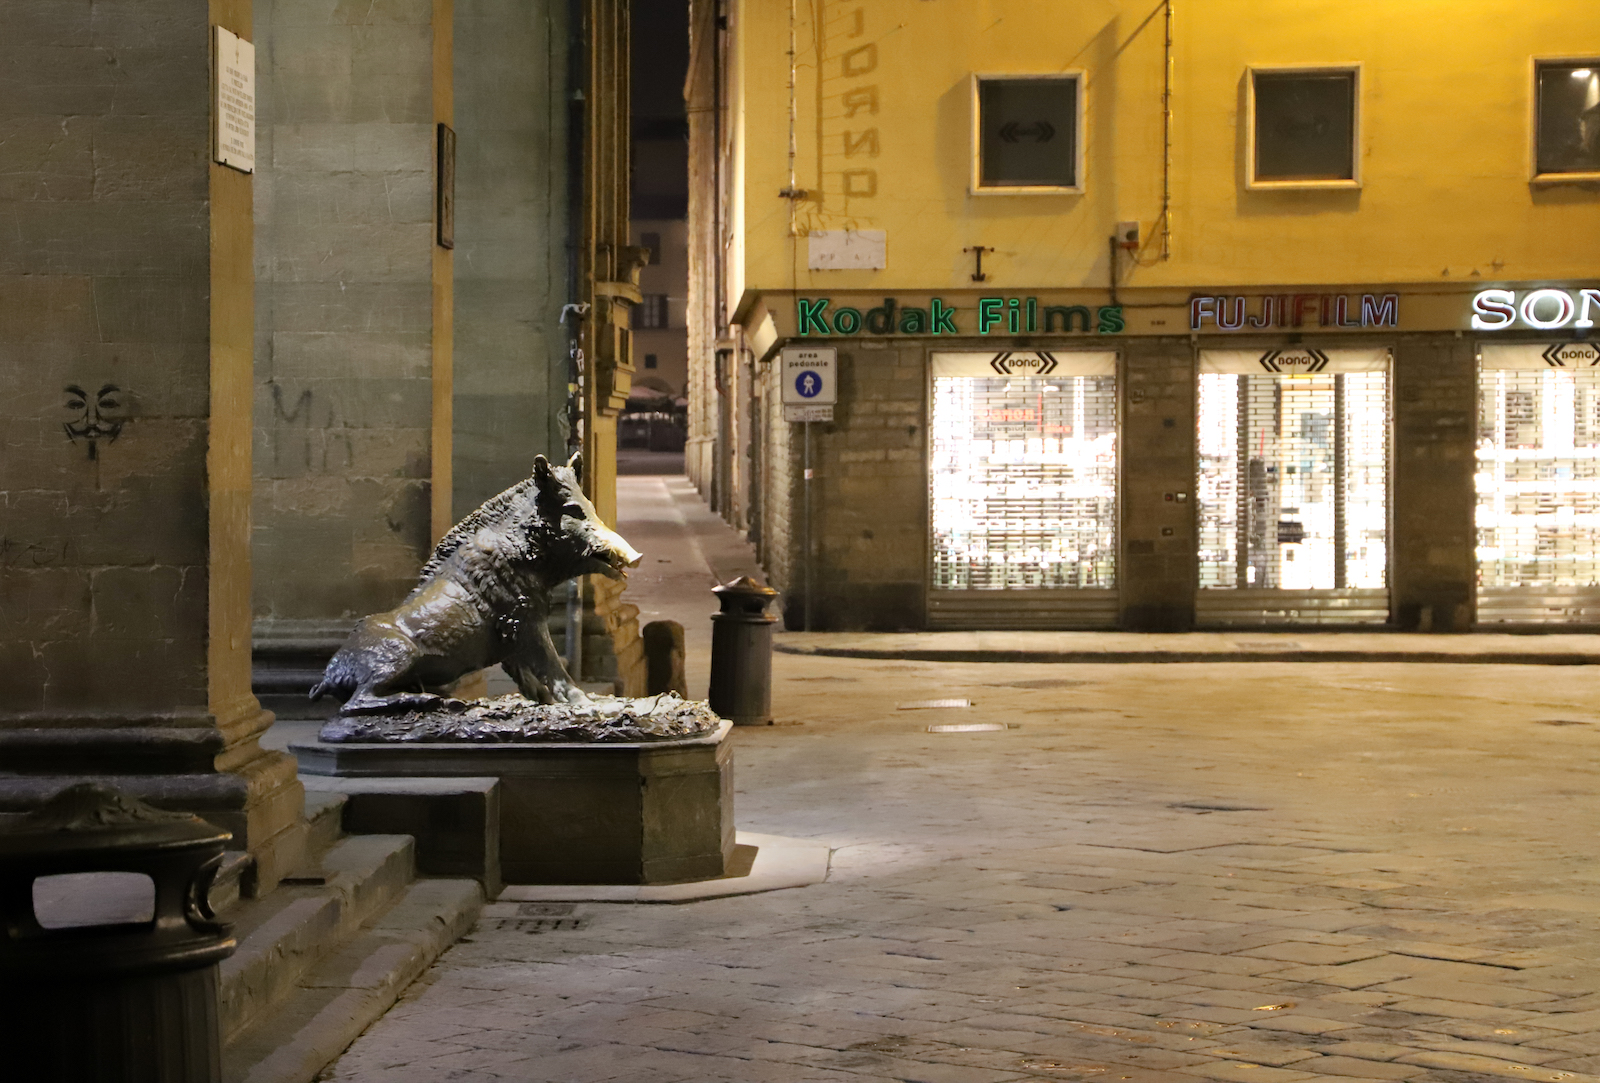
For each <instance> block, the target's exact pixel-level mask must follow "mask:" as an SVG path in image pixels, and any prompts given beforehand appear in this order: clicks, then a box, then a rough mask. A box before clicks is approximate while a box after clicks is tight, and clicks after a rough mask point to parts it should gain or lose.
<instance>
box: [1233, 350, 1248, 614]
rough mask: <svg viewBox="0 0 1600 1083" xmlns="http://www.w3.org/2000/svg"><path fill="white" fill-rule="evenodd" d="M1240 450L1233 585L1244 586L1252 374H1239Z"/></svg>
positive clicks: (1246, 552) (1246, 548) (1237, 464)
mask: <svg viewBox="0 0 1600 1083" xmlns="http://www.w3.org/2000/svg"><path fill="white" fill-rule="evenodd" d="M1235 379H1237V380H1238V381H1239V393H1238V397H1237V399H1236V400H1235V401H1236V402H1237V404H1238V412H1239V418H1238V422H1239V425H1238V428H1239V454H1238V458H1237V460H1236V461H1235V466H1234V470H1235V478H1236V480H1235V482H1234V486H1235V488H1234V494H1233V496H1234V519H1233V521H1234V534H1233V585H1234V587H1235V588H1236V589H1239V590H1243V589H1244V588H1245V587H1248V586H1249V585H1250V377H1248V376H1244V375H1241V376H1237V377H1235Z"/></svg>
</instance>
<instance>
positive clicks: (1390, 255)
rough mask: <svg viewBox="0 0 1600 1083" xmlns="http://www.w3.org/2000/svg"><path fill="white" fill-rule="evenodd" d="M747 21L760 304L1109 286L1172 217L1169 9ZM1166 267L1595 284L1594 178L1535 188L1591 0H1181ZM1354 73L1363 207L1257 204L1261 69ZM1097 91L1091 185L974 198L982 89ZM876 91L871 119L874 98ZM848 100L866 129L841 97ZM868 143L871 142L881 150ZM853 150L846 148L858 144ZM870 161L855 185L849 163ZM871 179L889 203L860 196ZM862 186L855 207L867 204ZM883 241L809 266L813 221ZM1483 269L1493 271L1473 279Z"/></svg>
mask: <svg viewBox="0 0 1600 1083" xmlns="http://www.w3.org/2000/svg"><path fill="white" fill-rule="evenodd" d="M790 11H791V5H790V4H788V3H784V2H781V0H745V2H744V3H742V4H741V5H740V7H739V10H738V22H737V38H738V40H739V47H740V61H741V63H740V65H739V72H738V74H739V80H738V86H739V90H740V92H741V94H742V97H743V101H742V109H741V111H740V112H741V115H740V121H741V123H740V134H741V136H742V143H743V146H742V155H741V157H742V161H741V166H742V169H741V174H740V180H741V181H742V187H741V188H740V189H739V194H740V196H741V197H742V201H743V208H742V211H743V222H744V244H745V251H744V261H743V281H742V283H741V285H742V286H743V288H744V290H745V291H746V296H747V297H749V296H751V295H753V294H754V293H758V292H761V291H768V290H788V289H798V290H800V291H802V292H804V291H807V290H816V291H837V290H851V289H870V290H897V289H900V290H903V289H913V288H924V289H953V288H964V287H971V285H972V283H971V281H970V277H969V276H970V274H971V271H972V257H971V255H968V254H964V253H963V252H962V249H963V248H967V247H971V246H974V245H983V246H987V247H991V248H994V249H996V252H995V253H994V254H993V255H992V256H986V257H985V269H986V270H988V271H989V272H990V273H991V286H990V288H994V289H1007V288H1028V287H1032V288H1046V287H1077V286H1083V287H1103V286H1104V285H1105V284H1106V273H1107V262H1108V254H1107V239H1108V237H1109V236H1110V234H1111V232H1112V229H1113V228H1114V226H1115V224H1116V223H1117V222H1118V221H1122V220H1134V219H1137V220H1139V221H1140V223H1141V225H1142V228H1143V233H1144V236H1145V237H1146V238H1147V240H1153V238H1154V237H1155V234H1156V233H1157V230H1156V224H1157V218H1158V215H1159V210H1160V205H1161V173H1162V135H1161V116H1162V110H1161V82H1162V67H1163V45H1162V39H1163V33H1164V26H1163V22H1164V19H1163V8H1162V6H1161V5H1159V4H1156V3H1153V2H1152V0H1134V2H1128V3H1119V2H1115V0H1074V2H1071V3H1065V2H1062V0H871V2H862V0H810V2H806V0H796V2H795V3H794V5H793V11H794V15H795V39H796V44H797V56H796V76H797V95H796V97H797V107H798V125H797V131H796V135H797V144H798V154H797V157H796V162H795V168H796V175H797V184H798V187H799V188H801V189H805V190H807V192H808V193H809V194H808V196H807V197H806V198H804V199H801V200H799V201H796V202H795V203H794V205H793V213H792V215H791V203H790V201H789V200H786V199H784V198H783V197H781V196H780V195H779V194H778V193H779V191H780V190H781V189H783V188H784V187H785V186H786V185H787V183H788V149H789V119H788V118H789V92H788V86H787V83H788V79H789V71H790V68H789V58H788V55H787V54H788V50H789V38H790ZM1175 28H1176V35H1175V48H1174V52H1173V111H1174V122H1173V155H1172V201H1173V214H1172V244H1171V253H1172V258H1171V259H1170V260H1167V261H1165V262H1162V261H1158V260H1156V259H1154V257H1155V254H1156V246H1155V245H1154V244H1151V245H1149V246H1147V247H1146V249H1145V250H1144V251H1143V252H1142V253H1141V256H1140V260H1141V262H1140V265H1139V266H1136V267H1133V268H1131V269H1128V270H1127V272H1126V273H1125V274H1124V276H1123V277H1122V283H1123V285H1124V287H1127V288H1137V287H1140V286H1151V287H1154V286H1188V285H1196V286H1199V285H1205V286H1229V285H1239V286H1244V285H1266V284H1278V283H1295V284H1308V285H1309V284H1317V283H1342V282H1364V283H1376V282H1396V283H1401V282H1409V283H1435V284H1442V283H1453V282H1460V281H1462V280H1463V279H1466V280H1468V281H1481V280H1488V279H1493V280H1530V279H1570V278H1592V277H1594V276H1595V275H1596V274H1597V272H1600V264H1597V260H1596V256H1595V251H1596V238H1597V237H1600V186H1596V185H1591V186H1588V187H1582V186H1577V185H1563V186H1557V187H1548V188H1547V187H1534V186H1531V185H1530V184H1529V182H1528V176H1529V164H1528V163H1529V141H1530V124H1531V117H1530V114H1531V108H1530V101H1531V97H1532V92H1533V88H1532V83H1533V76H1532V59H1533V58H1534V57H1535V56H1539V57H1571V56H1582V55H1585V54H1588V55H1600V18H1597V17H1596V16H1595V13H1594V12H1593V11H1591V10H1589V5H1587V4H1585V3H1582V2H1580V0H1460V2H1457V3H1450V4H1447V3H1444V2H1442V0H1205V2H1204V3H1198V2H1189V0H1176V4H1175ZM1349 62H1360V63H1361V64H1362V66H1363V67H1362V77H1361V78H1362V91H1361V96H1362V106H1361V108H1362V116H1361V138H1360V142H1361V145H1360V148H1359V154H1360V175H1361V179H1362V187H1361V188H1360V189H1359V190H1355V191H1351V190H1344V191H1287V192H1284V191H1280V192H1261V191H1247V190H1246V189H1245V186H1244V180H1243V166H1244V147H1243V140H1242V138H1241V136H1242V132H1241V116H1242V113H1243V102H1244V97H1243V87H1244V75H1245V71H1246V68H1247V66H1249V65H1252V64H1256V65H1272V64H1335V63H1349ZM1072 70H1081V71H1083V72H1084V73H1085V77H1086V96H1087V110H1088V121H1087V125H1086V133H1085V140H1086V142H1085V154H1086V170H1085V176H1086V190H1085V192H1084V193H1083V194H1082V195H1003V196H1002V195H987V194H986V195H981V196H973V195H970V194H969V193H968V185H969V179H970V171H971V115H970V104H969V103H970V90H969V77H970V76H971V74H972V73H974V72H978V73H997V74H1004V73H1054V72H1063V71H1072ZM819 73H820V78H819ZM866 88H875V90H876V95H877V113H876V114H875V115H874V114H872V113H871V112H870V111H869V109H868V108H866V107H863V106H861V105H860V104H859V103H860V101H861V100H862V96H863V94H864V93H865V92H866ZM851 92H854V93H855V99H854V100H855V101H856V102H857V103H858V104H857V107H856V115H854V116H847V115H846V112H847V108H848V107H847V106H846V104H845V103H846V100H847V99H846V97H845V95H846V94H848V93H851ZM867 128H876V129H877V133H878V134H877V154H876V156H873V155H872V154H871V144H870V141H869V140H864V137H863V133H864V130H865V129H867ZM847 132H848V133H850V135H851V139H852V140H854V141H855V142H856V145H857V147H858V149H857V152H856V153H855V154H854V155H853V156H849V157H847V156H846V153H845V148H846V145H847V144H846V133H847ZM847 170H853V171H857V172H856V173H855V174H854V175H853V176H852V177H849V178H847V177H846V171H847ZM867 170H870V171H872V173H873V174H874V178H873V179H874V181H875V193H874V194H871V195H867V194H862V193H864V192H866V191H867V190H868V189H869V188H873V187H874V184H869V183H868V181H867V177H866V174H865V173H864V172H862V171H867ZM847 185H848V187H849V189H851V191H853V192H854V193H855V194H850V192H848V191H847V190H846V189H847ZM813 228H814V229H845V228H859V229H883V230H886V231H887V233H888V267H887V269H885V270H881V271H861V270H850V271H818V272H812V271H808V270H807V269H806V241H805V238H804V233H805V231H806V230H807V229H813ZM1475 276H1476V277H1475Z"/></svg>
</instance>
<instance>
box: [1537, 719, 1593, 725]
mask: <svg viewBox="0 0 1600 1083" xmlns="http://www.w3.org/2000/svg"><path fill="white" fill-rule="evenodd" d="M1534 723H1535V724H1536V725H1540V726H1587V725H1589V723H1588V722H1584V721H1582V720H1580V719H1577V718H1536V719H1534Z"/></svg>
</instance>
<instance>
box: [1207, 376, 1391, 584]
mask: <svg viewBox="0 0 1600 1083" xmlns="http://www.w3.org/2000/svg"><path fill="white" fill-rule="evenodd" d="M1388 402H1389V397H1388V374H1387V373H1386V372H1317V373H1314V374H1310V375H1292V376H1291V375H1276V374H1260V375H1256V374H1242V373H1229V372H1202V373H1201V374H1200V403H1199V433H1198V435H1199V449H1200V471H1199V482H1198V492H1197V494H1196V495H1197V498H1198V502H1199V515H1200V586H1201V588H1202V589H1205V588H1212V589H1216V588H1254V589H1279V590H1328V589H1343V588H1381V587H1383V586H1384V584H1385V580H1386V573H1387V568H1388V432H1389V409H1388Z"/></svg>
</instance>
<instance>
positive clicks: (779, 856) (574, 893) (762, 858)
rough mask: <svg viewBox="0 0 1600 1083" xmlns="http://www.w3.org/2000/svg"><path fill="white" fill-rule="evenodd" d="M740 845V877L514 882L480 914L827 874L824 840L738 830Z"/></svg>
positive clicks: (774, 883) (802, 881) (726, 892)
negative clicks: (744, 862) (743, 861)
mask: <svg viewBox="0 0 1600 1083" xmlns="http://www.w3.org/2000/svg"><path fill="white" fill-rule="evenodd" d="M738 845H740V846H754V847H756V848H757V850H756V855H755V860H754V863H753V864H752V865H751V867H750V871H749V873H747V874H746V875H744V876H723V877H718V878H717V879H715V880H696V881H694V882H693V883H688V884H598V885H593V886H582V885H577V886H568V885H563V884H528V885H522V884H517V885H512V886H510V887H508V888H506V889H505V890H504V891H503V892H501V893H500V899H501V900H502V901H501V902H498V903H494V904H491V905H490V906H489V907H488V908H487V909H486V910H485V911H484V916H485V917H515V916H516V904H517V903H524V902H613V903H686V902H696V901H698V900H700V899H722V898H728V897H730V896H733V895H756V894H759V893H761V892H764V891H780V890H782V889H784V888H790V887H808V886H810V885H811V884H820V883H822V882H823V881H824V880H826V879H827V878H828V865H829V863H830V861H831V860H832V857H833V850H832V848H831V847H830V846H829V845H828V844H827V843H825V842H816V841H814V840H812V839H791V838H785V837H783V836H782V835H758V834H754V833H752V832H749V831H741V832H739V834H738Z"/></svg>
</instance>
